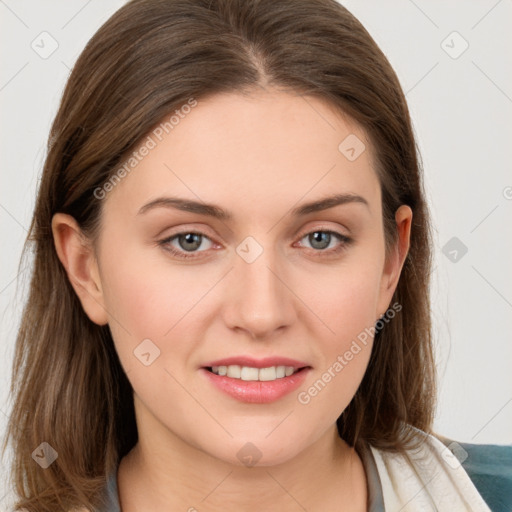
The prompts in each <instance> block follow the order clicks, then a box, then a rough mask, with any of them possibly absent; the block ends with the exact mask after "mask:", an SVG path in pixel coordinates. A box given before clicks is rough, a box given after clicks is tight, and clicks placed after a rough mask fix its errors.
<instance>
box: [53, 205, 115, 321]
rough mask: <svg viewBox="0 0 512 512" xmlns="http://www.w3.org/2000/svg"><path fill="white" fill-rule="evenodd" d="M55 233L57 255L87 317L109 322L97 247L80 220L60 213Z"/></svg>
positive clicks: (55, 218) (55, 220)
mask: <svg viewBox="0 0 512 512" xmlns="http://www.w3.org/2000/svg"><path fill="white" fill-rule="evenodd" d="M52 233H53V240H54V244H55V250H56V251H57V256H58V258H59V260H60V262H61V263H62V265H63V266H64V268H65V270H66V273H67V275H68V279H69V281H70V283H71V285H72V286H73V289H74V290H75V292H76V294H77V296H78V298H79V299H80V302H81V304H82V307H83V308H84V311H85V313H86V314H87V316H88V317H89V318H90V319H91V321H93V322H94V323H96V324H98V325H105V324H106V323H108V316H107V312H106V309H105V305H104V297H103V291H102V286H101V280H100V276H99V272H98V265H97V261H96V256H95V254H94V251H93V248H92V246H91V245H90V243H88V241H87V239H86V237H85V236H84V234H83V233H82V230H81V229H80V226H79V225H78V223H77V222H76V220H75V219H74V218H73V217H72V216H70V215H67V214H64V213H56V214H55V215H54V216H53V219H52Z"/></svg>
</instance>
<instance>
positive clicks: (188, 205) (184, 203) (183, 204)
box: [137, 193, 369, 220]
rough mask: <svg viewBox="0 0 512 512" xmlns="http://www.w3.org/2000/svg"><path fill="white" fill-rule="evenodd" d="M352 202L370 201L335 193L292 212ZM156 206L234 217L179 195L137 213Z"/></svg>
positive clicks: (296, 213) (223, 218)
mask: <svg viewBox="0 0 512 512" xmlns="http://www.w3.org/2000/svg"><path fill="white" fill-rule="evenodd" d="M352 203H355V204H357V203H359V204H363V205H366V207H368V208H369V205H368V201H367V200H366V199H365V198H364V197H361V196H358V195H356V194H350V193H348V194H335V195H332V196H328V197H326V198H324V199H319V200H316V201H311V202H309V203H304V204H302V205H300V206H298V207H296V208H294V209H293V210H292V211H291V214H292V215H293V216H295V217H300V216H303V215H307V214H309V213H314V212H319V211H323V210H327V209H329V208H333V207H335V206H339V205H343V204H352ZM155 208H175V209H177V210H182V211H184V212H191V213H198V214H200V215H208V216H210V217H214V218H216V219H219V220H231V219H232V218H233V214H232V213H231V212H229V211H227V210H224V209H223V208H221V207H220V206H217V205H214V204H208V203H203V202H198V201H192V200H190V199H181V198H179V197H158V198H157V199H154V200H153V201H150V202H149V203H147V204H145V205H144V206H142V207H141V208H140V210H139V211H138V213H137V215H141V214H143V213H146V212H148V211H149V210H153V209H155Z"/></svg>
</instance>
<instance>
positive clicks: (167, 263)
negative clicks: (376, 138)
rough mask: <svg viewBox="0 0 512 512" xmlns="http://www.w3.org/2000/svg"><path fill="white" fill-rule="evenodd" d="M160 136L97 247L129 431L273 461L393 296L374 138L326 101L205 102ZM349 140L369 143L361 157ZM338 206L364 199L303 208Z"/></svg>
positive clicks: (270, 96)
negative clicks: (126, 387) (130, 407)
mask: <svg viewBox="0 0 512 512" xmlns="http://www.w3.org/2000/svg"><path fill="white" fill-rule="evenodd" d="M161 131H162V130H160V132H158V133H159V134H160V138H161V140H158V139H157V138H156V137H154V136H153V139H154V140H155V141H156V142H157V143H156V146H155V147H153V148H151V149H150V150H149V151H148V152H147V154H146V156H144V157H143V158H142V159H141V161H140V162H139V163H138V164H137V165H136V167H134V168H133V170H132V171H131V172H130V173H129V174H128V175H127V176H126V177H125V178H124V179H122V180H121V182H119V183H118V184H116V185H115V187H113V189H112V190H111V191H110V192H109V193H108V194H107V196H106V197H105V198H104V199H102V201H103V212H102V225H101V233H100V237H99V239H98V243H97V257H98V260H97V265H98V276H99V282H100V286H99V288H100V291H101V294H102V295H101V297H102V299H101V300H102V302H103V306H104V308H105V310H106V311H107V313H106V315H107V321H108V322H109V325H110V328H111V331H112V335H113V339H114V343H115V347H116V350H117V352H118V354H119V357H120V360H121V363H122V365H123V367H124V369H125V371H126V373H127V376H128V378H129V380H130V382H131V384H132V386H133V389H134V393H135V401H136V410H137V415H138V422H139V423H141V422H142V419H144V422H145V423H146V425H151V427H148V428H150V429H153V430H154V431H155V432H158V434H156V435H159V436H161V438H162V439H165V438H168V439H175V440H176V439H179V440H180V441H183V442H184V443H186V444H187V445H189V446H191V447H194V448H198V449H200V450H201V451H203V452H205V453H207V454H210V455H212V456H213V457H215V458H218V459H222V460H224V461H227V462H230V463H234V464H240V461H241V458H240V457H241V455H240V454H241V453H242V456H243V453H244V452H243V450H249V451H250V450H254V451H255V453H258V457H261V459H260V460H259V464H260V465H270V464H276V463H281V462H284V461H286V460H288V459H290V458H292V457H293V456H295V455H297V454H298V453H299V452H301V451H303V450H305V449H306V448H307V447H308V446H311V445H312V443H314V442H315V440H317V439H319V438H320V436H322V434H324V433H325V432H326V431H327V430H328V429H329V428H332V426H333V425H334V424H335V422H336V419H337V418H338V416H339V415H340V414H341V413H342V411H343V410H344V408H345V407H346V406H347V405H348V403H349V402H350V400H351V399H352V397H353V395H354V393H355V392H356V390H357V388H358V386H359V384H360V382H361V380H362V378H363V375H364V372H365V370H366V367H367V363H368V360H369V357H370V351H371V346H372V338H371V336H370V337H368V338H367V342H366V345H365V344H363V343H361V342H359V343H358V346H359V351H356V349H354V344H353V343H354V340H357V339H358V336H359V335H360V334H361V333H362V332H368V328H371V327H372V326H374V325H375V322H376V320H377V319H378V318H379V316H380V315H382V314H383V313H384V312H385V311H386V309H387V308H388V307H389V305H390V300H391V298H392V294H393V291H394V287H395V285H396V282H395V281H394V280H393V279H394V276H395V274H392V272H391V270H390V269H391V267H390V266H389V264H387V262H386V260H385V253H384V233H383V223H382V214H381V211H382V205H381V195H380V188H379V182H378V179H377V176H376V174H375V172H374V170H373V169H372V162H371V155H370V144H369V141H368V140H367V138H366V137H365V134H364V133H363V132H362V131H361V130H359V129H358V128H357V127H356V126H355V125H354V124H350V123H349V122H348V121H347V120H344V119H343V118H342V117H341V115H340V114H339V113H338V112H336V111H335V110H334V109H333V108H332V107H330V106H329V105H328V104H326V103H324V102H322V101H321V100H318V99H315V98H309V97H308V98H303V97H301V96H296V95H293V94H290V93H285V92H277V91H274V92H269V91H266V92H263V91H262V92H257V93H253V94H252V95H251V96H243V95H239V94H235V93H231V94H222V95H216V96H212V97H210V98H208V99H206V100H203V101H199V102H198V104H197V106H195V107H194V108H192V109H191V110H190V111H189V113H188V114H187V115H185V116H183V118H180V121H179V124H176V125H174V126H173V128H172V129H168V133H165V131H164V136H162V135H161ZM348 136H351V137H352V139H348V140H352V141H354V140H356V141H357V139H354V136H356V137H357V138H358V139H359V141H360V142H358V144H360V143H361V142H362V143H364V144H365V147H366V149H365V150H364V151H363V152H362V153H361V154H360V155H359V156H358V157H357V158H356V159H354V158H353V156H354V155H353V154H352V153H351V152H350V150H348V153H347V151H346V148H345V150H344V151H340V149H339V146H340V143H341V142H342V141H344V139H345V138H346V137H348ZM151 145H152V144H151ZM342 148H344V146H343V145H342ZM361 148H362V146H357V147H356V154H357V153H358V152H359V151H360V149H361ZM347 155H349V156H351V157H352V158H348V157H347ZM336 195H338V196H341V195H350V196H351V197H352V198H354V197H356V196H358V197H359V198H360V199H358V200H350V201H346V202H344V203H343V202H342V203H340V204H334V202H333V203H331V204H330V205H329V204H325V203H324V205H323V206H324V208H322V209H320V208H319V207H318V205H317V207H316V208H315V207H313V206H312V207H310V208H302V207H303V206H304V205H306V204H310V203H311V204H313V203H318V202H320V201H322V200H324V199H326V198H329V197H332V196H336ZM175 200H181V201H183V202H182V203H181V206H180V203H179V202H176V201H175ZM185 202H190V203H188V206H187V203H185ZM191 202H196V203H198V204H199V206H197V205H196V206H195V207H192V206H191ZM206 204H207V205H214V206H215V208H205V207H204V206H205V205H206ZM327 206H330V207H327ZM301 210H302V211H301ZM221 211H222V212H223V215H212V213H214V212H216V213H217V214H218V213H219V212H221ZM393 268H394V269H395V270H396V267H393ZM365 329H367V331H365ZM359 339H360V338H359ZM351 347H352V350H351ZM347 352H352V357H351V358H350V359H348V357H346V354H347ZM340 357H341V359H342V360H343V361H344V363H342V362H341V360H340ZM336 362H338V363H339V364H338V365H337V364H336ZM340 365H341V369H340ZM237 366H240V367H242V368H240V370H237ZM283 366H284V367H285V368H284V369H283V368H279V367H283ZM287 366H289V367H293V368H292V370H290V369H288V370H286V367H287ZM209 367H212V368H211V369H213V370H215V371H218V372H219V373H224V372H228V375H227V376H222V375H214V374H213V373H212V371H210V369H208V368H209ZM213 367H220V368H213ZM222 367H227V368H222ZM243 367H247V368H246V369H244V368H243ZM258 367H260V368H270V369H268V370H263V371H260V370H259V369H258ZM239 371H240V373H239ZM291 371H293V372H294V374H293V375H290V376H287V375H288V373H290V372H291ZM326 372H327V373H329V374H330V378H329V376H326V375H325V374H326ZM283 373H285V375H284V377H283V375H282V374H283ZM237 376H238V377H240V376H242V377H244V376H245V377H244V379H245V378H249V379H255V378H256V379H258V380H249V381H246V380H243V379H241V378H237ZM265 379H270V380H265ZM273 379H275V380H273ZM319 380H320V381H321V384H319V383H318V382H319ZM315 383H316V392H315V391H314V390H313V391H312V386H313V387H314V386H315ZM162 434H165V435H162ZM248 442H250V443H252V445H254V446H255V447H257V450H258V451H257V452H256V449H255V448H252V447H251V448H248V446H249V445H246V443H248ZM241 449H242V452H240V450H241Z"/></svg>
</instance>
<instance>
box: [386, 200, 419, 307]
mask: <svg viewBox="0 0 512 512" xmlns="http://www.w3.org/2000/svg"><path fill="white" fill-rule="evenodd" d="M412 216H413V213H412V210H411V208H410V207H409V206H407V205H405V204H403V205H401V206H400V207H399V208H398V209H397V211H396V212H395V221H396V230H397V233H398V240H397V242H396V244H395V246H394V247H393V250H392V251H391V254H390V255H389V258H388V260H387V261H386V263H385V269H384V273H383V275H382V280H381V290H380V300H379V309H378V311H379V312H380V316H382V315H383V314H384V313H385V312H386V310H387V308H388V307H389V304H390V302H391V299H392V297H393V294H394V293H395V290H396V287H397V285H398V281H399V279H400V274H401V272H402V268H403V265H404V262H405V258H406V257H407V254H408V252H409V246H410V236H411V225H412Z"/></svg>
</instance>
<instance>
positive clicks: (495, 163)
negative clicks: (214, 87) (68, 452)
mask: <svg viewBox="0 0 512 512" xmlns="http://www.w3.org/2000/svg"><path fill="white" fill-rule="evenodd" d="M123 3H124V2H123V1H121V0H108V1H105V0H103V1H101V2H100V1H99V0H89V1H78V0H66V1H64V0H59V1H57V0H46V1H45V2H37V1H35V0H18V1H14V0H0V38H1V47H2V50H3V53H2V65H1V68H0V102H1V109H2V110H1V112H2V122H1V138H0V139H1V151H0V155H1V170H0V230H1V231H0V236H1V240H2V250H1V251H0V313H1V316H0V319H1V325H0V329H1V345H0V346H1V352H0V431H1V432H2V434H3V431H4V428H5V423H6V417H7V415H8V414H9V409H10V405H11V404H10V401H9V397H8V393H7V390H8V384H9V376H10V372H11V362H12V356H13V345H14V340H15V335H16V328H17V323H18V321H19V318H20V311H21V307H22V304H23V301H24V299H25V292H26V290H25V289H24V287H23V280H22V279H18V282H19V284H18V293H17V295H16V296H15V292H16V287H17V284H16V283H17V281H16V277H17V275H18V268H17V265H18V260H19V256H20V251H21V247H22V243H23V241H24V238H25V236H26V232H27V228H28V226H29V224H30V219H31V214H32V210H33V205H34V199H35V193H36V187H37V183H38V178H39V176H40V172H41V169H42V165H43V161H44V157H45V143H46V138H47V135H48V131H49V128H50V123H51V121H52V119H53V116H54V115H55V113H56V109H57V106H58V102H59V99H60V96H61V93H62V90H63V87H64V84H65V81H66V79H67V77H68V74H69V71H70V69H71V67H72V66H73V64H74V62H75V60H76V58H77V57H78V55H79V53H80V52H81V51H82V49H83V47H84V46H85V44H86V42H87V41H88V39H89V38H90V37H91V36H92V35H93V33H94V32H95V31H96V30H97V29H98V28H99V27H100V25H101V24H102V23H103V22H104V21H106V20H107V18H108V17H109V16H110V15H111V14H112V13H113V12H114V11H115V10H116V9H117V8H119V7H120V6H121V5H123ZM342 3H343V5H345V6H346V7H347V8H348V9H349V10H351V11H352V13H353V14H354V15H355V16H356V17H357V18H358V19H359V20H360V21H361V22H362V23H363V25H364V26H365V27H366V28H367V30H368V31H369V32H370V34H371V35H372V36H373V37H374V38H375V40H376V41H377V43H378V44H379V45H380V46H381V48H382V49H383V51H384V53H385V54H386V55H387V56H388V58H389V60H390V62H391V64H392V65H393V67H394V68H395V70H396V72H397V74H398V76H399V79H400V81H401V84H402V87H403V89H404V91H405V92H406V95H407V100H408V103H409V107H410V110H411V115H412V117H413V123H414V128H415V132H416V134H417V137H418V143H419V146H420V150H421V154H422V158H423V162H424V168H425V175H426V178H425V184H426V189H427V195H428V200H429V203H430V206H431V210H432V214H433V220H434V223H435V227H436V246H435V271H434V274H433V297H432V301H433V304H432V307H433V321H434V328H435V336H436V341H437V353H438V361H439V374H440V395H439V406H438V414H437V419H436V423H435V427H436V429H437V431H439V432H440V433H442V434H444V435H446V436H448V437H451V438H453V439H456V440H459V441H466V442H473V443H512V428H511V427H512V372H511V371H510V367H511V363H512V336H511V334H510V333H511V331H512V265H511V262H512V229H511V227H510V226H511V225H512V172H511V164H510V149H511V146H512V59H510V57H507V55H510V48H512V45H511V36H510V34H511V28H512V27H511V25H512V24H511V21H512V1H511V0H499V1H496V0H485V1H484V0H481V1H478V2H476V1H473V2H469V1H467V0H457V1H455V0H451V1H440V0H439V1H426V0H415V1H412V0H393V1H386V2H383V1H377V0H373V1H365V2H362V1H357V0H345V1H342ZM43 31H47V32H48V33H49V34H51V36H52V37H53V38H54V39H55V40H56V41H57V43H58V48H57V50H56V51H55V52H54V53H53V54H52V55H51V56H49V57H48V58H47V59H43V58H41V57H40V56H39V55H38V54H37V53H36V52H35V51H34V50H33V49H32V47H31V43H32V41H34V40H35V41H36V43H37V42H38V41H40V39H41V37H47V36H41V37H39V36H40V34H41V33H42V32H43ZM454 31H456V32H458V33H459V34H460V35H461V36H462V38H464V40H466V41H467V43H468V44H469V47H468V49H467V50H466V51H465V52H464V53H462V54H461V55H460V56H458V58H452V56H455V54H456V53H458V52H459V51H460V49H462V48H463V46H462V45H463V44H464V42H463V40H462V39H460V38H458V36H457V35H455V36H454V35H451V34H452V33H453V32H454ZM507 32H508V33H507ZM448 36H449V37H448ZM447 38H448V39H447ZM46 41H47V43H46V46H45V47H46V48H47V49H48V48H49V46H48V45H49V40H46ZM443 41H445V42H444V43H443ZM39 44H40V45H42V43H39ZM445 50H446V51H445ZM447 51H448V52H451V53H452V56H450V55H449V54H448V53H447ZM453 237H456V238H457V239H458V240H459V241H460V242H462V243H463V244H464V245H465V246H466V247H467V249H468V251H467V253H466V254H465V255H463V256H461V254H462V253H461V252H460V251H459V252H458V253H457V260H456V261H451V259H450V258H452V259H453V258H454V255H455V253H452V254H451V255H450V254H449V251H452V249H453V248H452V247H450V246H448V248H447V249H445V252H446V253H447V254H448V256H449V257H448V256H445V254H444V253H443V248H444V247H445V246H446V244H447V243H448V242H449V241H450V240H451V239H452V238H453ZM452 243H453V242H452ZM457 243H459V242H457ZM23 276H25V281H28V280H27V276H28V273H27V272H25V273H22V277H23ZM36 391H37V390H35V392H36ZM34 448H35V447H34ZM6 458H7V457H6ZM0 474H1V475H2V479H0V510H8V503H9V501H10V496H9V494H8V490H7V487H6V486H5V484H3V481H2V480H5V478H6V477H7V467H6V466H5V461H4V462H3V465H1V466H0ZM2 485H3V486H2Z"/></svg>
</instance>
